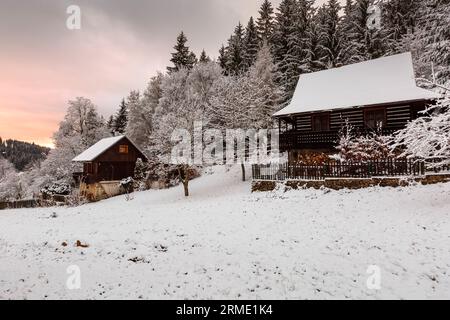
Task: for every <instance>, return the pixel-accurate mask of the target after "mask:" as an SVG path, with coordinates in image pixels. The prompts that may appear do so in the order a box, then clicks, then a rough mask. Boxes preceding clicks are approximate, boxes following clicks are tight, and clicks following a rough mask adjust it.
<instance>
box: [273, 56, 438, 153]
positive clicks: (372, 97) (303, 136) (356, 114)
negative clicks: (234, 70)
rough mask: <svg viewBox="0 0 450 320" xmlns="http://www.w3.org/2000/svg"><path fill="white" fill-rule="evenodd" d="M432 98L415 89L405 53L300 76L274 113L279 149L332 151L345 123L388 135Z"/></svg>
mask: <svg viewBox="0 0 450 320" xmlns="http://www.w3.org/2000/svg"><path fill="white" fill-rule="evenodd" d="M436 98H438V96H437V95H436V94H435V93H434V92H431V91H428V90H425V89H422V88H419V87H417V85H416V82H415V78H414V70H413V63H412V56H411V54H410V53H403V54H399V55H394V56H390V57H384V58H379V59H375V60H371V61H367V62H361V63H357V64H352V65H348V66H344V67H340V68H335V69H330V70H325V71H320V72H315V73H310V74H304V75H301V76H300V79H299V82H298V85H297V88H296V91H295V94H294V97H293V99H292V101H291V103H290V104H289V105H288V106H287V107H286V108H284V109H282V110H280V111H279V112H277V113H276V114H275V115H274V117H275V118H276V119H277V121H278V124H279V128H280V149H281V151H283V152H284V151H287V152H289V155H290V156H291V154H292V153H295V154H297V153H298V152H301V151H302V150H321V151H324V152H327V151H332V150H333V149H334V147H335V146H336V144H337V141H338V137H339V131H340V130H341V129H342V127H343V126H344V125H345V124H346V123H349V124H350V125H352V127H353V128H355V129H356V131H358V132H359V133H361V134H364V133H367V132H369V131H373V130H375V129H377V130H380V129H381V130H382V132H383V133H385V134H391V133H393V132H395V131H397V130H399V129H402V128H404V127H405V125H406V124H407V123H408V121H411V120H413V119H415V118H417V117H418V116H420V113H419V112H420V111H421V110H424V109H425V108H426V105H427V104H429V103H430V102H431V101H433V100H434V99H436ZM290 158H291V157H290Z"/></svg>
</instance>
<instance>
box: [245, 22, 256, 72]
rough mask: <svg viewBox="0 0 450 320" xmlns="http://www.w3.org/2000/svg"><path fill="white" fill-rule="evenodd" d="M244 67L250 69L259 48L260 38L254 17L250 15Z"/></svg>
mask: <svg viewBox="0 0 450 320" xmlns="http://www.w3.org/2000/svg"><path fill="white" fill-rule="evenodd" d="M244 50H245V51H244V68H245V69H248V68H249V67H251V65H252V64H253V63H254V62H255V59H256V55H257V54H258V50H259V39H258V33H257V31H256V25H255V23H254V21H253V17H250V20H249V21H248V25H247V28H246V29H245V38H244Z"/></svg>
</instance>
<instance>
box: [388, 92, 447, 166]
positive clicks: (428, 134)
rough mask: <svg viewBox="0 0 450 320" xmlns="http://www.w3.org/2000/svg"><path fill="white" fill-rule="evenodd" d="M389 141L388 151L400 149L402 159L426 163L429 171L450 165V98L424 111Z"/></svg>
mask: <svg viewBox="0 0 450 320" xmlns="http://www.w3.org/2000/svg"><path fill="white" fill-rule="evenodd" d="M392 140H393V144H392V146H391V149H392V150H401V151H400V152H401V154H400V156H402V157H408V158H413V159H421V160H425V161H426V162H428V167H429V168H438V167H442V166H448V165H450V97H449V96H446V97H444V98H442V99H440V100H438V101H437V103H436V104H435V105H433V106H430V107H429V108H427V110H425V111H424V116H423V117H419V118H418V119H416V120H414V121H411V122H410V123H408V125H407V126H406V128H405V129H403V130H400V131H398V132H396V134H395V136H394V138H393V139H392Z"/></svg>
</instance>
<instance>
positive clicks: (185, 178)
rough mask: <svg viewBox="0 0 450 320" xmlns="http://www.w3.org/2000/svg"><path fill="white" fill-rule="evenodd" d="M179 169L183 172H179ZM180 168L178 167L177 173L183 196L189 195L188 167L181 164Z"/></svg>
mask: <svg viewBox="0 0 450 320" xmlns="http://www.w3.org/2000/svg"><path fill="white" fill-rule="evenodd" d="M181 170H182V171H183V172H181ZM181 170H180V168H178V174H179V175H180V179H181V182H182V183H183V188H184V196H185V197H189V178H190V177H189V167H187V166H183V167H182V169H181Z"/></svg>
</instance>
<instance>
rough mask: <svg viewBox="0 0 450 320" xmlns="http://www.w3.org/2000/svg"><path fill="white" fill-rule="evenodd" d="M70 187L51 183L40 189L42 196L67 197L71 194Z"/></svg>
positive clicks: (65, 184)
mask: <svg viewBox="0 0 450 320" xmlns="http://www.w3.org/2000/svg"><path fill="white" fill-rule="evenodd" d="M71 191H72V187H71V186H70V185H69V184H67V183H53V184H51V185H47V186H45V187H44V188H42V189H41V194H42V195H43V196H55V195H58V196H67V195H69V194H70V193H71Z"/></svg>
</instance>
